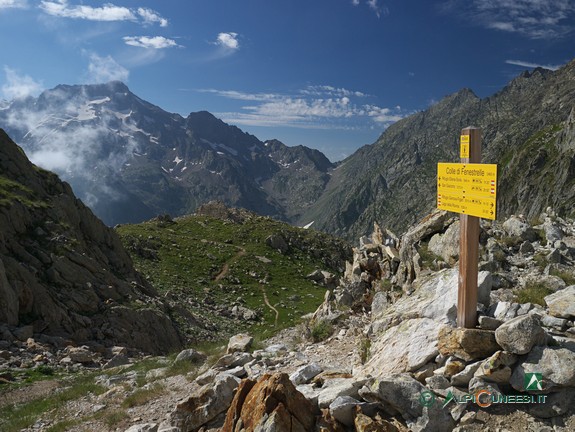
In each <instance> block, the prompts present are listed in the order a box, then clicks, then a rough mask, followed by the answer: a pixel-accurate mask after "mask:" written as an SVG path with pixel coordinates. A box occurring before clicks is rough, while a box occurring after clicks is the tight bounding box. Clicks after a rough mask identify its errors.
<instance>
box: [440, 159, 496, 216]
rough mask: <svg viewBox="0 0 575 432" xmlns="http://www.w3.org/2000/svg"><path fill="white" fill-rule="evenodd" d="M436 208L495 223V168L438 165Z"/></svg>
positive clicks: (471, 165) (449, 164)
mask: <svg viewBox="0 0 575 432" xmlns="http://www.w3.org/2000/svg"><path fill="white" fill-rule="evenodd" d="M437 208H438V209H440V210H447V211H452V212H455V213H462V214H467V215H470V216H477V217H481V218H485V219H495V217H496V210H497V165H495V164H465V163H438V164H437Z"/></svg>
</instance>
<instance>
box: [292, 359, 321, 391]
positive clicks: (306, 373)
mask: <svg viewBox="0 0 575 432" xmlns="http://www.w3.org/2000/svg"><path fill="white" fill-rule="evenodd" d="M321 372H323V368H322V367H321V366H320V365H319V364H318V363H310V364H308V365H305V366H303V367H301V368H299V369H298V370H297V371H295V372H294V373H293V374H291V375H290V377H289V379H290V381H291V382H293V383H294V384H295V385H296V386H297V385H299V384H304V383H307V382H309V381H310V380H311V379H313V377H315V376H316V375H318V374H320V373H321Z"/></svg>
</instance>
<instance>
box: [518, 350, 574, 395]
mask: <svg viewBox="0 0 575 432" xmlns="http://www.w3.org/2000/svg"><path fill="white" fill-rule="evenodd" d="M531 373H540V374H541V375H542V383H541V387H542V391H545V392H546V391H549V390H552V389H555V388H561V387H575V352H573V351H571V350H569V349H567V348H554V347H542V346H536V347H534V348H533V349H532V350H531V352H530V353H529V354H528V355H527V357H526V358H525V359H524V360H522V361H521V362H520V363H519V364H518V365H517V366H516V367H515V369H514V370H513V374H512V375H511V379H510V384H511V386H512V387H513V388H514V389H515V390H518V391H525V376H526V374H531Z"/></svg>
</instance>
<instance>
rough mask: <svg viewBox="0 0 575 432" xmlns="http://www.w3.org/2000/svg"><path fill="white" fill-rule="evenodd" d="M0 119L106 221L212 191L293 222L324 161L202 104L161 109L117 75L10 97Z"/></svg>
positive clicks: (316, 186) (137, 216) (202, 198)
mask: <svg viewBox="0 0 575 432" xmlns="http://www.w3.org/2000/svg"><path fill="white" fill-rule="evenodd" d="M0 124H3V125H5V128H6V129H7V131H8V132H9V134H10V135H11V136H12V137H13V138H14V140H15V141H16V142H18V143H19V144H20V145H21V146H22V147H23V148H24V150H25V151H26V152H27V154H28V155H30V158H31V160H32V161H34V162H36V163H37V164H40V165H42V166H43V167H45V168H48V169H51V170H54V171H55V172H57V173H58V174H60V175H61V176H62V177H63V178H64V179H65V180H67V181H68V182H70V184H71V185H72V188H73V189H74V191H75V192H76V193H77V194H78V196H79V197H80V198H81V199H82V200H83V201H85V202H86V203H87V204H88V205H89V206H90V207H91V208H92V209H93V210H94V212H95V213H96V214H97V215H98V216H100V217H101V218H102V219H103V220H104V221H105V222H106V223H107V224H109V225H113V224H116V223H127V222H139V221H143V220H147V219H149V218H150V217H152V216H155V215H156V214H163V213H170V214H172V215H182V214H188V213H191V212H193V211H194V210H195V209H196V208H197V207H198V206H199V205H201V204H203V203H205V202H208V201H210V200H214V199H218V200H221V201H223V202H225V203H227V204H228V205H233V206H239V207H244V208H246V209H249V210H253V211H256V212H258V213H260V214H263V215H270V216H273V217H275V218H278V219H283V220H293V219H294V218H296V217H297V216H299V215H300V214H301V213H302V212H303V210H304V209H305V208H306V207H307V206H309V205H310V203H311V202H313V201H315V200H316V199H317V198H318V197H319V194H320V193H321V191H322V190H323V186H324V185H325V183H327V181H328V176H327V170H329V169H330V168H331V167H332V164H331V163H330V162H329V161H328V160H327V159H326V158H325V157H324V156H323V155H322V154H321V153H319V152H317V151H315V150H313V151H312V150H310V149H306V148H303V147H296V148H290V147H287V146H285V145H284V144H282V143H280V142H279V141H273V142H272V143H263V142H261V141H260V140H258V139H257V138H256V137H254V136H252V135H249V134H247V133H245V132H243V131H241V130H240V129H238V128H237V127H234V126H229V125H227V124H225V123H224V122H222V121H221V120H219V119H217V118H215V117H214V116H213V115H211V114H210V113H208V112H205V111H204V112H197V113H191V114H190V115H189V116H188V117H187V118H183V117H182V116H180V115H178V114H171V113H167V112H165V111H163V110H162V109H160V108H158V107H156V106H154V105H152V104H150V103H148V102H146V101H143V100H142V99H140V98H138V97H137V96H136V95H134V94H133V93H131V92H130V90H129V89H128V88H127V87H126V86H125V85H124V84H122V83H120V82H111V83H108V84H103V85H85V86H65V85H61V86H58V87H56V88H54V89H52V90H48V91H45V92H44V93H42V94H41V95H40V96H39V97H38V98H27V99H21V100H15V101H12V102H11V103H10V104H9V105H8V106H6V107H4V108H3V109H1V110H0ZM296 161H297V163H296ZM302 172H304V173H305V174H304V176H303V177H302V175H301V173H302ZM309 179H313V181H312V182H311V183H309V184H308V180H309Z"/></svg>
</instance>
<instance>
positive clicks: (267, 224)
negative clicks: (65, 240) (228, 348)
mask: <svg viewBox="0 0 575 432" xmlns="http://www.w3.org/2000/svg"><path fill="white" fill-rule="evenodd" d="M243 215H244V217H243V218H242V219H243V220H241V221H239V222H234V221H232V220H230V219H226V218H214V217H209V216H199V215H192V216H186V217H182V218H178V219H175V220H174V221H173V222H170V221H168V222H166V221H159V220H152V221H148V222H144V223H141V224H136V225H122V226H119V227H117V232H118V233H119V234H120V236H121V238H122V241H123V243H124V245H125V246H126V248H127V249H128V251H130V254H131V255H132V258H133V260H134V263H135V267H136V268H137V270H139V271H140V272H141V273H142V274H143V275H144V276H145V277H146V278H147V279H148V280H149V281H150V282H152V284H153V285H154V286H155V287H156V288H157V289H158V291H159V292H161V293H163V294H164V295H165V296H166V298H167V299H171V300H173V302H174V303H175V304H176V307H174V308H172V310H171V312H170V313H171V314H172V318H174V319H175V320H176V321H178V323H179V324H180V327H181V328H184V329H186V331H185V332H186V333H187V336H188V337H189V338H190V339H191V340H192V341H195V342H201V341H205V340H214V339H224V338H225V337H227V336H229V335H231V334H234V333H237V332H239V331H250V332H251V333H253V334H256V335H259V336H261V337H266V336H269V335H271V334H273V333H274V332H275V331H277V330H279V329H281V328H285V327H287V326H292V325H294V324H296V323H297V322H298V321H299V319H300V318H301V316H302V315H305V314H307V313H310V312H313V311H314V310H315V309H316V308H317V306H318V305H319V304H320V303H321V302H322V300H323V297H324V294H325V289H324V288H323V287H320V286H318V285H316V284H315V283H313V282H312V281H310V280H309V279H306V275H308V274H309V273H311V272H312V271H314V270H315V269H322V270H328V271H330V272H333V273H339V272H341V271H342V270H343V268H344V267H345V265H344V262H345V260H346V259H347V260H349V259H351V248H350V247H349V246H348V245H347V244H346V243H345V242H343V241H341V240H339V239H336V238H334V237H331V236H328V235H326V234H322V233H319V232H316V231H313V230H303V229H300V228H294V227H291V226H289V225H287V224H284V223H281V222H277V221H274V220H273V219H270V218H267V217H260V216H256V215H254V214H251V213H247V212H245V213H243ZM270 235H276V236H277V235H281V236H282V237H283V238H284V239H285V240H286V242H287V243H288V244H289V250H288V251H287V252H286V253H281V252H280V251H278V250H274V249H272V248H271V247H270V246H268V245H267V243H266V238H268V237H269V236H270ZM266 299H267V304H266ZM234 306H243V307H246V308H249V309H251V310H253V311H256V312H257V315H258V319H256V320H246V319H243V318H237V317H233V316H232V314H231V312H232V308H233V307H234ZM182 307H183V308H185V311H184V310H182ZM276 310H277V314H276ZM189 314H191V316H189Z"/></svg>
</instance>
